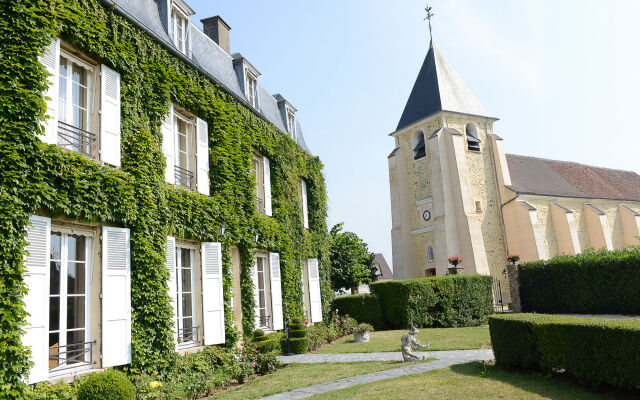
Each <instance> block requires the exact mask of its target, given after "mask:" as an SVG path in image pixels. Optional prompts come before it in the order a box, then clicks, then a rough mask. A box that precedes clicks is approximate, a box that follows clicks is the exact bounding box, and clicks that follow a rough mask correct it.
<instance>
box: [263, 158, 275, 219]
mask: <svg viewBox="0 0 640 400" xmlns="http://www.w3.org/2000/svg"><path fill="white" fill-rule="evenodd" d="M262 160H263V164H264V168H263V171H264V213H265V214H266V215H268V216H269V217H270V216H272V214H273V209H272V205H271V162H270V161H269V159H268V158H267V157H262Z"/></svg>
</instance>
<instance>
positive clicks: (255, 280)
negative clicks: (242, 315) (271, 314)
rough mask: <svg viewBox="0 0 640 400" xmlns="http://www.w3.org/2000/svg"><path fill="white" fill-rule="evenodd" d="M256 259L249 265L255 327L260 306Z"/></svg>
mask: <svg viewBox="0 0 640 400" xmlns="http://www.w3.org/2000/svg"><path fill="white" fill-rule="evenodd" d="M257 262H258V260H257V259H256V260H255V262H254V263H253V267H251V280H252V281H253V299H254V301H255V303H256V306H255V307H254V313H255V325H256V326H255V327H256V329H257V328H259V327H260V312H259V311H258V307H259V306H260V296H259V295H258V265H257Z"/></svg>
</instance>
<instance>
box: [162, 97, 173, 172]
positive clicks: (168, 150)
mask: <svg viewBox="0 0 640 400" xmlns="http://www.w3.org/2000/svg"><path fill="white" fill-rule="evenodd" d="M175 145H176V144H175V135H174V133H173V104H171V105H169V113H168V114H167V116H166V117H165V119H164V122H163V124H162V152H163V153H164V156H165V157H166V158H167V168H166V170H165V175H164V179H165V180H166V181H167V183H171V184H174V183H175V182H176V172H175V160H174V151H175Z"/></svg>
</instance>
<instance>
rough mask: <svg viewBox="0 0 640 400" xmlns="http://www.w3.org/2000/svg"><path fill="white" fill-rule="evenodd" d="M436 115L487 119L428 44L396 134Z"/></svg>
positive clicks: (468, 90)
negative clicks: (444, 112) (451, 113)
mask: <svg viewBox="0 0 640 400" xmlns="http://www.w3.org/2000/svg"><path fill="white" fill-rule="evenodd" d="M438 111H453V112H459V113H463V114H472V115H479V116H483V117H489V114H488V113H487V110H485V109H484V107H483V106H482V104H480V102H479V101H478V99H477V98H476V96H474V94H473V93H472V92H471V90H470V89H469V88H468V87H467V85H466V84H465V83H464V81H463V80H462V78H460V76H459V75H458V74H457V73H456V71H455V70H454V69H453V68H452V67H451V65H449V63H448V62H447V60H445V58H444V57H443V56H442V54H440V52H439V51H438V49H437V48H436V46H435V45H434V44H433V41H431V45H430V46H429V51H428V52H427V56H426V57H425V59H424V63H423V64H422V68H421V69H420V72H419V73H418V78H417V79H416V82H415V84H414V85H413V89H412V90H411V94H410V95H409V99H408V100H407V104H406V105H405V107H404V111H403V112H402V117H400V122H398V127H397V128H396V130H400V129H402V128H404V127H406V126H408V125H411V124H412V123H414V122H416V121H419V120H421V119H423V118H425V117H428V116H429V115H432V114H434V113H436V112H438Z"/></svg>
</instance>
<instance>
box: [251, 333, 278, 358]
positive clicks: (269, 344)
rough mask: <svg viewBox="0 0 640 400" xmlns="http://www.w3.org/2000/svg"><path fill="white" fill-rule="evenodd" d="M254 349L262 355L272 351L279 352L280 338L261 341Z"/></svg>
mask: <svg viewBox="0 0 640 400" xmlns="http://www.w3.org/2000/svg"><path fill="white" fill-rule="evenodd" d="M265 337H266V336H265ZM256 348H257V349H258V350H259V351H260V353H262V354H266V353H271V352H274V351H277V352H279V351H280V338H278V337H276V338H273V339H268V340H261V341H259V342H257V343H256Z"/></svg>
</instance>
